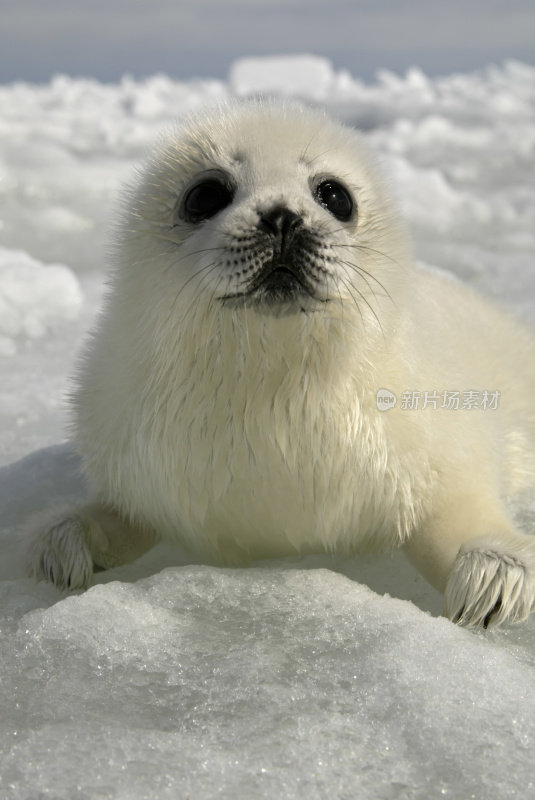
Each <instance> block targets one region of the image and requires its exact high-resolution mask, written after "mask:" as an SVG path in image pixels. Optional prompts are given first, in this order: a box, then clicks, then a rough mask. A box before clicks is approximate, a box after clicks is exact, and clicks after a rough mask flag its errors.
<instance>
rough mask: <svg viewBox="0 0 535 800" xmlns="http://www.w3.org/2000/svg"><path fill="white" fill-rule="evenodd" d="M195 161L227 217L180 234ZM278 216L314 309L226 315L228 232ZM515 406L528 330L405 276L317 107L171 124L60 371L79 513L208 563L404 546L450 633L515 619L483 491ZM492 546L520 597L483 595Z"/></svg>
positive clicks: (363, 181)
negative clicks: (224, 187) (98, 509)
mask: <svg viewBox="0 0 535 800" xmlns="http://www.w3.org/2000/svg"><path fill="white" fill-rule="evenodd" d="M210 169H222V170H224V171H225V172H227V173H228V174H230V175H231V176H232V177H233V179H234V180H235V182H236V184H237V187H238V189H237V193H236V196H235V199H234V202H233V203H232V204H231V206H230V207H229V208H227V209H225V210H224V211H222V212H221V213H220V214H219V215H217V217H215V218H213V219H210V220H208V221H206V222H204V223H202V224H201V225H198V226H197V227H195V228H192V227H191V226H189V227H188V225H186V224H185V223H183V222H181V221H180V220H177V214H176V207H177V202H178V198H180V196H181V194H182V192H183V191H184V189H185V188H186V187H187V186H188V185H190V184H191V181H192V180H194V179H195V177H196V176H197V175H198V174H199V173H201V172H202V171H203V170H210ZM322 175H325V176H334V177H338V178H339V179H340V180H342V181H343V182H344V183H345V184H346V186H347V187H348V188H349V189H350V190H351V192H352V194H353V196H354V197H355V199H356V202H357V206H358V217H357V220H356V221H354V220H353V221H351V222H349V223H341V222H339V221H337V220H335V219H334V218H333V217H332V215H330V214H329V212H328V211H327V210H326V209H325V208H323V207H322V206H321V205H319V204H318V203H317V202H316V201H315V200H314V198H313V196H312V193H311V189H310V186H311V181H313V180H315V179H316V178H317V176H322ZM279 204H280V205H284V206H285V207H287V208H289V209H290V210H292V211H294V212H295V213H298V214H300V215H301V217H302V218H303V221H304V223H305V224H306V226H307V227H308V228H310V230H313V231H316V232H318V235H319V236H320V237H321V240H322V242H323V243H324V244H323V245H322V247H323V250H322V252H325V253H326V254H328V255H329V260H326V261H325V263H324V266H325V269H326V271H327V272H328V278H326V281H325V286H324V287H323V291H324V292H325V296H326V297H327V296H328V298H329V302H328V303H324V304H322V303H319V304H318V308H315V309H307V310H305V312H304V313H301V312H298V313H287V314H278V315H277V314H269V313H262V312H261V311H260V310H259V309H257V308H229V307H228V306H225V305H224V304H222V303H221V302H219V300H218V299H217V298H218V296H220V295H221V294H222V293H225V292H227V291H229V290H231V289H236V288H238V289H239V287H240V286H241V283H240V282H243V280H244V278H243V277H240V274H239V271H238V270H237V269H235V268H234V267H233V266H232V264H233V261H232V258H233V253H234V252H235V250H232V247H234V248H236V247H237V245H236V237H237V236H238V235H242V236H247V235H248V231H250V230H251V229H253V228H254V226H255V224H256V221H257V219H258V214H259V213H261V212H262V211H265V210H268V209H270V208H273V207H274V206H276V205H279ZM229 243H231V244H229ZM231 245H232V246H231ZM355 245H356V246H357V247H358V249H355ZM229 248H230V249H229ZM231 251H232V252H231ZM229 253H230V255H229ZM216 262H217V263H216ZM322 264H323V262H322ZM380 388H387V389H389V390H390V391H392V392H394V393H395V394H396V395H397V396H398V398H399V397H401V394H402V392H403V391H405V390H414V391H416V390H420V391H422V392H423V391H433V390H442V391H444V390H460V391H463V390H498V391H500V392H501V395H500V404H499V408H498V410H496V411H491V410H488V411H482V410H472V411H457V412H455V411H449V410H440V409H437V410H432V409H426V410H419V411H403V410H402V409H401V408H400V406H399V403H398V406H397V407H396V408H395V409H393V410H391V411H388V412H381V411H379V410H378V409H377V405H376V393H377V390H378V389H380ZM534 396H535V346H534V344H533V341H532V339H531V336H530V335H529V334H528V333H527V332H526V331H525V330H523V329H522V328H521V327H520V326H519V325H517V324H516V323H515V322H513V321H512V320H511V319H510V318H509V317H508V316H507V315H505V314H503V313H502V312H499V311H497V310H496V309H495V308H493V307H492V306H491V305H490V304H488V303H486V302H485V301H483V300H482V299H480V298H478V297H477V296H476V295H475V294H473V293H472V292H471V291H470V290H468V289H466V288H464V287H463V286H462V285H461V284H457V283H456V282H453V281H448V280H444V279H443V278H441V277H440V276H439V275H435V274H430V273H426V272H423V271H421V270H418V269H416V268H415V267H414V266H413V264H412V258H411V254H410V247H409V244H408V237H407V234H406V231H405V227H404V224H403V222H402V220H401V217H400V213H399V211H398V210H397V209H396V208H395V207H394V205H393V204H392V202H391V200H390V197H389V193H388V191H387V190H386V188H385V186H384V184H383V181H382V180H381V178H380V177H379V175H378V173H377V170H376V168H375V166H374V163H373V159H372V158H371V156H370V155H369V153H368V152H367V150H366V149H365V147H364V145H363V143H362V141H361V140H360V138H359V137H358V136H357V134H356V133H355V132H353V131H351V130H349V129H345V128H342V127H341V126H339V125H337V124H335V123H333V122H331V121H329V120H328V119H327V118H326V117H325V116H324V115H322V114H320V113H318V112H312V111H305V110H302V109H297V108H289V107H278V106H276V105H275V106H273V105H258V104H252V105H251V104H249V105H244V106H235V107H230V108H228V109H223V110H219V111H217V112H211V113H210V114H208V115H205V116H200V117H198V118H194V119H193V120H191V121H190V122H189V123H188V124H186V125H185V126H183V127H182V128H179V129H177V130H176V131H174V132H172V133H171V134H170V135H169V136H168V137H167V138H165V139H164V140H162V142H161V143H160V145H159V147H158V148H157V150H156V152H155V155H154V156H153V157H152V158H151V159H150V160H149V163H148V164H147V166H146V168H145V171H144V172H143V173H142V175H141V177H140V179H139V181H138V183H137V184H136V186H135V187H134V188H133V189H132V190H131V191H130V193H129V194H128V196H127V198H126V203H125V206H124V213H123V215H122V218H121V220H120V223H119V226H118V244H117V247H116V256H115V268H114V273H113V277H112V286H111V291H110V294H109V297H108V300H107V303H106V307H105V310H104V313H103V315H102V318H101V321H100V324H99V326H98V329H97V331H96V333H95V334H94V337H93V339H92V341H91V342H90V343H89V345H88V347H87V349H86V353H85V356H84V359H83V362H82V364H81V367H80V370H79V376H78V386H77V391H76V395H75V408H76V439H77V442H78V446H79V449H80V452H81V454H82V457H83V460H84V466H85V470H86V474H87V475H88V477H89V479H90V482H91V484H92V487H93V492H94V496H95V499H96V501H98V502H100V503H102V504H103V505H104V506H105V507H107V508H108V509H109V508H113V509H115V511H116V512H117V514H118V515H119V517H120V518H121V519H122V520H123V523H124V525H125V526H126V527H128V526H129V525H130V526H132V528H133V529H136V530H138V531H139V530H143V531H152V532H153V533H152V540H151V541H153V540H154V537H155V536H162V537H167V538H171V539H177V540H180V541H183V542H186V543H187V544H188V545H189V546H190V547H192V548H194V549H196V550H197V551H199V552H201V553H202V554H203V555H204V557H206V558H210V559H214V560H216V561H227V562H235V561H244V560H245V561H246V560H248V559H249V558H257V557H265V556H276V555H284V554H288V553H295V552H306V551H321V550H333V551H334V550H336V551H344V552H351V551H355V550H362V549H369V548H373V549H378V548H381V549H382V548H385V547H387V548H388V547H393V546H399V545H402V544H405V545H406V548H407V552H408V553H409V556H410V557H411V558H413V560H414V561H415V562H416V563H417V565H418V566H419V567H420V568H421V569H422V571H423V572H424V574H426V576H427V577H428V578H429V579H430V580H431V581H432V582H433V583H434V584H435V585H436V586H438V588H440V589H441V590H444V589H445V588H446V585H447V583H448V577H449V576H450V574H451V575H452V584H451V586H449V588H448V590H447V598H448V601H447V602H448V605H447V613H448V614H449V615H450V616H451V617H453V618H455V617H458V618H459V619H460V620H461V621H463V622H470V621H471V620H472V619H475V620H476V621H477V622H478V623H479V622H481V621H485V620H486V619H487V617H488V618H489V619H490V621H502V620H504V619H508V618H509V619H514V618H520V617H524V616H525V615H526V614H527V613H529V610H530V608H531V605H532V597H533V585H534V584H533V577H532V569H531V564H532V560H533V556H532V548H531V542H528V544H527V545H526V547H525V548H524V549H522V548H520V550H519V549H518V548H517V549H515V542H516V541H517V537H521V536H522V534H519V533H517V532H516V531H515V530H514V528H513V526H512V524H511V523H510V521H509V519H508V516H507V513H506V512H505V510H504V509H503V505H502V501H501V497H502V496H503V495H504V494H505V493H512V492H514V491H516V490H517V489H519V488H522V487H523V486H525V485H527V484H528V483H529V482H530V481H532V480H533V478H534V477H535V459H534V450H533V444H534V439H535V413H534V408H535V406H534V403H533V397H534ZM104 528H106V526H104ZM106 532H107V533H108V534H109V532H108V531H106ZM485 535H488V536H490V537H491V539H490V540H489V541H490V542H491V545H489V546H487V544H486V543H485V540H483V541H482V542H481V543H480V544H479V545H478V547H477V548H469V553H472V554H475V553H477V552H479V551H481V553H483V554H484V555H483V556H481V558H479V557H476V556H475V555H474V556H473V558H472V556H469V555H468V551H466V552H465V550H464V549H463V551H462V553H461V555H460V556H458V552H459V549H460V548H461V547H464V546H465V545H466V543H467V542H469V541H470V540H471V539H472V538H474V537H484V536H485ZM492 537H494V539H493V538H492ZM496 537H498V539H499V541H500V542H501V543H502V544H501V545H500V546H494V545H495V544H496ZM111 538H113V536H112V537H111ZM524 538H526V537H524ZM508 542H510V543H511V548H512V550H513V551H514V558H513V561H514V563H513V564H512V566H511V569H512V570H513V571H514V572H515V575H516V572H517V570H518V569H520V570H521V571H522V570H523V565H524V562H525V561H526V563H528V562H529V570H528V571H527V572H524V573H523V575H524V578H523V580H524V583H525V584H526V585H527V584H529V591H526V592H521V591H520V590H519V589H518V581H519V580H520V578H519V579H518V580H517V579H516V578H515V579H513V580H511V581H509V578H508V577H507V576H506V577H505V578H503V580H502V579H501V578H500V581H499V588H497V586H498V584H497V582H496V580H497V579H496V578H495V576H496V575H497V574H498V573H499V574H500V575H502V573H504V572H505V573H507V575H508V574H509V571H510V570H509V561H508V558H509V554H510V551H511V548H509V547H508ZM47 547H48V548H49V547H50V536H49V541H48V545H47ZM110 547H111V548H112V549H113V543H111V544H110ZM478 548H479V549H478ZM489 548H490V551H491V552H492V555H490V556H489V555H488V552H489ZM90 549H91V548H90ZM528 551H529V555H528V556H526V558H524V554H527V553H528ZM125 557H126V556H125ZM489 559H490V561H489ZM496 560H498V561H499V568H498V569H497V568H495V564H496ZM37 562H39V558H37ZM476 562H477V563H476ZM490 562H491V563H490ZM97 563H99V562H98V560H97ZM489 564H490V566H489ZM474 565H475V566H474ZM519 565H520V567H519ZM474 570H475V571H476V572H477V575H475V574H474ZM36 571H37V573H38V574H39V571H38V570H36ZM44 572H46V570H45V571H44ZM487 572H490V573H492V575H491V578H490V579H489V581H490V583H492V588H491V590H489V591H490V594H488V598H490V599H488V601H485V602H480V599H479V598H480V595H481V593H482V592H483V593H486V592H487V590H486V588H483V589H482V588H481V587H482V586H483V583H482V579H480V575H481V574H482V573H485V574H486V573H487ZM528 573H529V574H528ZM64 582H65V581H64ZM463 593H464V594H463ZM520 595H522V597H521V599H520V600H519V597H520ZM497 600H500V601H501V609H500V611H499V614H497V615H495V616H496V619H495V620H493V619H492V614H491V611H492V608H493V607H494V606H495V605H496V602H497ZM473 608H475V611H474V612H473V613H472V611H471V609H473ZM487 621H488V620H487Z"/></svg>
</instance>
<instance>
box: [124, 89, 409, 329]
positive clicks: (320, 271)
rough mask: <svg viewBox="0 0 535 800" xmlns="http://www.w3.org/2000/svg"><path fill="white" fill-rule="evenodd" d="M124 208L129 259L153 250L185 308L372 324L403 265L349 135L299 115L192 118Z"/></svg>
mask: <svg viewBox="0 0 535 800" xmlns="http://www.w3.org/2000/svg"><path fill="white" fill-rule="evenodd" d="M132 208H133V213H132V216H131V217H130V219H127V221H126V222H127V227H126V231H127V235H128V237H130V239H131V240H132V236H131V234H132V232H134V237H133V241H134V248H135V256H136V257H137V258H139V252H141V251H142V250H143V248H144V247H147V244H148V243H149V242H150V253H151V258H152V264H151V265H150V269H151V270H157V269H159V268H161V267H165V271H166V287H168V288H169V290H171V286H170V284H169V275H170V274H173V275H174V276H175V279H176V288H177V290H179V291H181V292H182V296H183V297H187V298H188V302H191V301H192V300H196V301H202V299H203V298H204V300H205V301H206V300H208V301H209V302H210V304H211V306H213V305H214V301H216V305H218V306H219V307H220V308H227V309H233V310H237V309H240V308H253V309H255V310H256V311H259V312H260V313H263V314H267V315H270V316H273V315H275V316H280V315H281V313H284V314H287V313H299V312H305V313H306V314H307V315H308V314H309V313H310V312H313V311H318V310H322V309H323V310H325V309H326V308H327V307H329V308H332V307H333V306H338V307H340V306H341V305H343V304H345V305H346V306H347V305H348V304H350V305H351V306H352V307H353V309H357V311H358V313H359V315H360V316H361V317H362V314H363V313H366V314H367V313H368V312H371V314H372V316H374V317H377V316H378V309H377V304H378V302H379V298H384V297H387V296H388V295H389V293H390V292H389V287H388V283H389V281H390V280H391V277H392V273H393V272H395V271H396V269H397V266H396V265H397V264H398V262H399V261H405V257H404V253H403V255H402V256H401V257H400V253H402V251H403V247H404V242H403V243H402V240H403V233H402V231H403V227H402V226H401V225H400V224H399V221H398V220H396V215H395V212H393V210H392V208H391V206H390V203H389V199H388V196H387V194H386V193H385V192H384V190H383V188H382V183H381V181H380V179H379V178H378V176H377V175H376V172H375V169H374V167H373V164H372V163H371V159H370V157H369V155H368V154H367V152H366V151H365V149H364V148H363V146H362V144H361V142H360V140H359V139H358V137H357V135H356V133H355V132H354V131H352V130H350V129H347V128H343V127H341V126H339V125H337V124H336V123H333V122H332V121H330V120H328V119H327V118H326V117H324V116H323V115H322V114H319V113H317V112H313V111H308V110H305V109H299V108H288V107H284V106H282V107H281V106H273V105H264V106H263V105H258V104H255V105H245V106H239V105H238V106H235V107H231V108H230V109H227V110H226V111H225V112H224V113H221V112H218V113H217V114H213V115H210V114H209V115H208V116H206V115H205V116H202V117H200V118H198V119H197V120H193V121H192V122H190V123H189V126H186V127H185V128H183V129H181V130H179V131H178V132H177V133H176V134H175V135H172V136H171V137H170V138H167V139H166V140H165V141H164V142H163V144H162V145H161V148H160V149H159V150H158V151H157V152H156V154H155V156H154V157H153V159H152V161H151V162H150V163H149V168H148V170H147V172H146V175H145V180H144V181H143V182H142V183H141V184H140V186H139V187H138V190H137V192H136V197H135V198H134V203H133V204H132ZM386 221H388V224H386ZM134 248H132V250H133V249H134ZM133 255H134V253H132V255H131V256H130V258H129V260H130V263H132V262H133V261H134V258H133V257H132V256H133ZM346 313H347V312H346Z"/></svg>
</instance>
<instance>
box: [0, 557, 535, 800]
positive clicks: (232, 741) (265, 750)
mask: <svg viewBox="0 0 535 800" xmlns="http://www.w3.org/2000/svg"><path fill="white" fill-rule="evenodd" d="M3 661H4V676H5V680H4V681H3V686H2V690H1V696H2V709H3V714H2V720H3V722H2V727H3V728H4V732H5V733H6V734H7V736H6V737H5V738H4V742H5V745H4V748H5V749H4V752H3V757H2V763H3V771H2V775H3V781H4V785H5V786H6V788H7V787H9V789H10V794H9V795H8V796H9V797H14V798H23V797H30V796H37V794H38V791H39V790H40V791H41V792H43V793H44V794H46V795H49V794H50V796H53V797H54V798H55V800H72V798H86V797H101V796H102V797H104V796H108V797H115V798H125V799H126V798H129V800H138V799H139V800H142V798H149V797H150V798H155V797H158V798H160V800H163V799H164V798H169V799H170V800H171V799H173V800H174V799H175V798H177V797H195V798H196V800H203V798H206V800H211V799H212V798H214V797H216V796H219V797H228V798H230V797H238V798H246V797H254V798H259V799H260V798H266V800H268V799H269V800H271V798H274V797H280V798H295V797H302V798H305V797H306V798H307V800H308V798H312V800H314V799H315V798H317V800H320V798H324V797H326V796H332V797H354V796H355V794H354V792H355V786H358V797H359V798H360V799H361V800H367V799H368V798H369V800H376V798H396V800H403V799H404V798H405V800H412V799H413V798H433V797H440V796H450V797H471V796H477V797H483V796H488V797H496V798H505V797H509V796H513V795H515V794H516V795H517V796H521V797H527V796H529V787H530V786H531V787H532V786H533V783H532V758H531V750H532V747H531V744H532V741H533V737H534V735H535V719H534V718H533V714H532V713H531V710H532V709H533V707H535V688H534V685H533V674H532V671H531V670H525V669H522V668H521V666H520V665H519V664H518V663H517V662H515V660H514V659H513V658H512V657H511V656H509V655H508V654H507V653H505V652H503V651H501V650H500V649H498V648H496V647H493V646H489V645H488V644H486V643H485V642H482V641H478V640H477V639H476V638H474V637H473V636H472V635H471V634H470V633H467V632H466V631H463V630H460V629H457V628H455V627H454V626H453V625H451V624H450V623H449V622H447V621H446V620H440V619H439V620H436V619H432V618H430V617H426V616H425V615H423V614H422V613H421V612H419V611H417V610H416V609H415V608H414V607H413V606H411V605H410V604H409V603H405V602H402V601H398V600H393V599H392V598H389V597H383V598H381V597H378V596H377V595H375V594H374V593H372V592H371V591H370V590H369V589H367V588H366V587H363V586H359V585H357V584H356V583H354V582H352V581H350V580H348V579H347V578H345V577H344V576H341V575H336V574H334V573H332V572H329V571H327V570H312V571H310V570H302V569H297V570H296V569H284V568H282V569H281V568H276V569H264V568H258V569H251V570H228V569H225V570H217V569H213V568H208V567H202V566H191V567H185V568H171V569H167V570H164V571H163V572H161V573H160V574H159V575H156V576H154V577H151V578H148V579H145V580H142V581H139V582H138V583H136V584H133V585H132V584H125V583H111V584H108V585H106V586H97V587H94V588H93V589H90V590H89V591H88V592H86V593H85V594H84V595H81V596H79V597H70V598H67V599H65V600H63V601H62V602H60V603H57V604H56V605H54V606H52V607H51V608H48V609H45V610H36V611H31V612H29V613H27V614H26V615H24V616H23V617H22V619H21V621H20V624H19V626H18V630H17V632H16V634H15V635H14V636H13V638H12V640H11V644H10V647H9V650H4V657H3ZM430 665H432V667H431V668H430ZM475 698H477V701H476V700H475ZM452 732H454V735H452ZM497 743H499V751H500V755H501V757H500V758H499V759H498V758H496V750H495V748H496V746H497ZM503 760H506V761H507V763H508V769H507V770H504V769H503V763H502V762H503ZM114 785H115V786H116V789H115V790H113V791H110V787H111V786H114ZM44 794H43V796H44Z"/></svg>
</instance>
